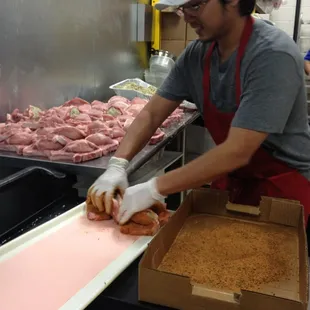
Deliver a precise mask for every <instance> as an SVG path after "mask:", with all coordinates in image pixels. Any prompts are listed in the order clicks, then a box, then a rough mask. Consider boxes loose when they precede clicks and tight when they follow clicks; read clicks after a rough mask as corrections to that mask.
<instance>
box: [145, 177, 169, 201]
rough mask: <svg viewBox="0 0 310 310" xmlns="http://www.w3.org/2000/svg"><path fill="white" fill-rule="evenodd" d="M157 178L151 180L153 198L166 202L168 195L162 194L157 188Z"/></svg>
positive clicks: (150, 187)
mask: <svg viewBox="0 0 310 310" xmlns="http://www.w3.org/2000/svg"><path fill="white" fill-rule="evenodd" d="M156 181H157V178H153V179H151V180H150V181H149V189H150V192H151V196H152V198H153V199H155V200H158V201H161V202H164V200H165V198H166V196H163V195H161V194H160V193H159V192H158V190H157V183H156Z"/></svg>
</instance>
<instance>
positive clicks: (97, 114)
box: [88, 109, 103, 120]
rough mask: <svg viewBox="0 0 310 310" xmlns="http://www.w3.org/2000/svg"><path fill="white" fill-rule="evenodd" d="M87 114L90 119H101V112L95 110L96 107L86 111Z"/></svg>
mask: <svg viewBox="0 0 310 310" xmlns="http://www.w3.org/2000/svg"><path fill="white" fill-rule="evenodd" d="M88 115H89V116H90V118H91V119H92V120H97V119H102V116H103V112H101V111H99V110H96V109H90V110H89V112H88Z"/></svg>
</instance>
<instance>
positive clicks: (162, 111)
mask: <svg viewBox="0 0 310 310" xmlns="http://www.w3.org/2000/svg"><path fill="white" fill-rule="evenodd" d="M178 105H179V102H174V101H171V100H167V99H164V98H162V97H160V96H158V95H154V96H153V97H152V99H151V100H150V102H149V103H148V104H147V105H146V106H145V108H144V109H143V110H142V111H141V112H140V113H139V114H138V116H137V117H136V119H135V120H134V121H133V123H132V124H131V125H130V127H129V129H128V132H127V134H126V136H125V137H124V139H123V140H122V142H121V144H120V146H119V148H118V149H117V151H116V152H115V155H114V156H115V157H119V158H124V159H127V160H128V161H130V160H131V159H132V158H133V157H134V156H135V155H136V154H137V153H139V152H140V151H141V150H142V149H143V147H144V146H145V145H146V143H147V142H148V141H149V140H150V138H151V137H152V135H153V134H154V132H155V131H156V130H157V128H158V127H160V126H161V124H162V123H163V121H164V120H165V119H166V118H167V117H168V116H169V115H170V114H171V113H172V112H173V111H174V110H175V109H176V108H177V106H178Z"/></svg>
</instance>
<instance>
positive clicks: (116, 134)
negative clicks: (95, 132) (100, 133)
mask: <svg viewBox="0 0 310 310" xmlns="http://www.w3.org/2000/svg"><path fill="white" fill-rule="evenodd" d="M125 134H126V132H125V131H124V130H123V129H122V128H117V127H115V128H113V129H112V130H111V131H110V133H109V136H110V137H111V138H112V139H117V138H123V137H124V136H125Z"/></svg>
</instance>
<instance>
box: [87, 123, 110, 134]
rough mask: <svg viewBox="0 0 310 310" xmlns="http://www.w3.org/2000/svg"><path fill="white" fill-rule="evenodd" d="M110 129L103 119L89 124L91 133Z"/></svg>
mask: <svg viewBox="0 0 310 310" xmlns="http://www.w3.org/2000/svg"><path fill="white" fill-rule="evenodd" d="M104 129H108V127H107V125H106V124H105V123H103V122H101V121H94V122H92V123H91V124H89V125H88V132H89V133H90V134H93V133H96V132H99V131H101V130H104Z"/></svg>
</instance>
